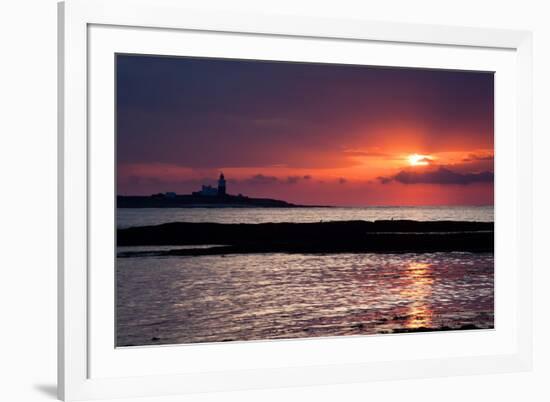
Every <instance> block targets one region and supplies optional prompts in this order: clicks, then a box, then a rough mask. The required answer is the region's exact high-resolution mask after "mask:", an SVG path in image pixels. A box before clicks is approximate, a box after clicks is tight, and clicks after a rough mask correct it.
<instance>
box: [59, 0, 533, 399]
mask: <svg viewBox="0 0 550 402" xmlns="http://www.w3.org/2000/svg"><path fill="white" fill-rule="evenodd" d="M129 10H131V12H129ZM59 16H60V19H59V28H60V32H59V40H60V63H59V66H60V67H59V74H60V91H59V102H60V109H59V110H60V119H59V127H60V135H59V139H60V144H59V147H60V169H59V174H60V183H61V185H60V202H59V208H60V224H59V228H60V229H59V234H60V245H61V247H60V255H59V256H60V267H59V289H60V290H59V345H60V347H59V392H60V397H61V398H63V399H66V400H73V399H93V398H103V397H111V398H114V397H123V396H156V395H166V394H177V393H188V392H206V391H219V390H236V389H246V388H262V387H277V386H293V385H314V384H326V383H343V382H357V381H369V380H377V379H398V378H414V377H428V376H436V375H458V374H472V373H489V372H491V373H496V372H508V371H519V370H527V369H529V368H530V366H531V318H530V315H531V307H530V287H531V283H530V281H531V251H530V247H531V168H530V152H531V150H530V147H531V140H530V136H531V133H530V131H531V122H530V112H531V71H530V68H531V35H530V33H528V32H519V31H506V30H489V29H478V28H456V27H442V26H441V27H440V26H424V25H408V24H397V23H372V22H365V21H339V20H318V19H313V18H307V17H299V18H298V17H290V16H276V15H235V14H228V13H221V12H220V13H201V12H198V11H193V10H188V9H185V8H182V7H181V5H180V4H179V3H178V2H177V1H169V0H162V1H155V2H153V1H146V0H141V1H132V2H126V1H118V0H117V1H101V0H100V1H87V0H71V1H67V2H65V3H62V4H60V6H59Z"/></svg>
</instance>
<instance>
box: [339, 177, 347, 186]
mask: <svg viewBox="0 0 550 402" xmlns="http://www.w3.org/2000/svg"><path fill="white" fill-rule="evenodd" d="M347 182H348V180H347V179H346V178H345V177H340V178H339V179H338V184H346V183H347Z"/></svg>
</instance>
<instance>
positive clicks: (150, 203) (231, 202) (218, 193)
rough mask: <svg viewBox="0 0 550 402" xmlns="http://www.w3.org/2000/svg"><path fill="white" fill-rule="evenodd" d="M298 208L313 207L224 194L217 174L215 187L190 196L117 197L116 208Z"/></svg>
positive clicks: (222, 179) (204, 186)
mask: <svg viewBox="0 0 550 402" xmlns="http://www.w3.org/2000/svg"><path fill="white" fill-rule="evenodd" d="M198 207H206V208H224V207H237V208H239V207H241V208H246V207H249V208H301V207H315V206H314V205H297V204H292V203H289V202H286V201H282V200H275V199H271V198H252V197H247V196H245V195H242V194H238V195H231V194H228V193H227V185H226V180H225V176H224V174H223V173H220V177H219V178H218V186H217V187H213V186H209V185H203V186H202V188H201V189H200V190H198V191H194V192H192V193H191V194H176V193H175V192H166V193H157V194H152V195H149V196H138V195H136V196H134V195H118V196H117V208H198Z"/></svg>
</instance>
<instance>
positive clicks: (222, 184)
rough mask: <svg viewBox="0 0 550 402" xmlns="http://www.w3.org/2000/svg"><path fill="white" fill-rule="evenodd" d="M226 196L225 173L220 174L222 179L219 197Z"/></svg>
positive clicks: (220, 180)
mask: <svg viewBox="0 0 550 402" xmlns="http://www.w3.org/2000/svg"><path fill="white" fill-rule="evenodd" d="M225 194H226V192H225V177H224V176H223V173H220V178H219V179H218V197H223V196H224V195H225Z"/></svg>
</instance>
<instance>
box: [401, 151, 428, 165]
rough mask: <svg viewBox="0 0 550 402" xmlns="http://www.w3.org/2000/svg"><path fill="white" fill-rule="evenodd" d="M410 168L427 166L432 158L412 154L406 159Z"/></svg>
mask: <svg viewBox="0 0 550 402" xmlns="http://www.w3.org/2000/svg"><path fill="white" fill-rule="evenodd" d="M407 160H408V162H409V165H411V166H427V165H429V164H430V163H431V162H432V157H430V156H429V155H419V154H412V155H409V156H408V157H407Z"/></svg>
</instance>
